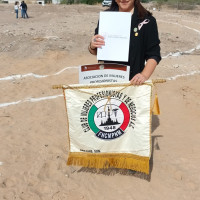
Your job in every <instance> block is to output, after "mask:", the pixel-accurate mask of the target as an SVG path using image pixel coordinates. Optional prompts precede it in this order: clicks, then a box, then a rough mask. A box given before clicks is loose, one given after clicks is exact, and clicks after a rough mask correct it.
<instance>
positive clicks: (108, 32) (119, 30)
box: [97, 12, 131, 62]
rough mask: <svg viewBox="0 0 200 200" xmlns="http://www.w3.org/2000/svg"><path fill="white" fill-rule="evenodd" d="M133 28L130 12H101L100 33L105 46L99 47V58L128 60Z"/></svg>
mask: <svg viewBox="0 0 200 200" xmlns="http://www.w3.org/2000/svg"><path fill="white" fill-rule="evenodd" d="M130 28H131V13H130V12H100V18H99V35H102V36H103V37H104V40H105V46H102V48H98V49H97V60H108V61H124V62H127V61H128V56H129V41H130Z"/></svg>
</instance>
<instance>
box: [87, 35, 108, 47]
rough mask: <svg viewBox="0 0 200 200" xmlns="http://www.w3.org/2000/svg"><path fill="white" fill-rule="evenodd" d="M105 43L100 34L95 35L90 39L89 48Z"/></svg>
mask: <svg viewBox="0 0 200 200" xmlns="http://www.w3.org/2000/svg"><path fill="white" fill-rule="evenodd" d="M104 45H105V41H104V37H103V36H101V35H95V36H93V37H92V40H91V42H90V48H91V49H92V50H94V49H96V48H101V47H102V46H104Z"/></svg>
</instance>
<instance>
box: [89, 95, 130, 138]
mask: <svg viewBox="0 0 200 200" xmlns="http://www.w3.org/2000/svg"><path fill="white" fill-rule="evenodd" d="M129 121H130V113H129V109H128V108H127V106H126V105H125V104H124V103H123V102H122V101H120V100H118V99H115V98H111V99H110V102H108V99H102V100H100V101H98V102H96V103H95V104H93V106H92V107H91V108H90V110H89V114H88V124H89V126H90V128H91V130H92V131H93V132H94V133H95V135H96V136H97V137H99V138H101V139H105V140H111V139H115V138H118V137H120V136H121V135H123V134H124V131H125V129H126V128H127V126H128V124H129Z"/></svg>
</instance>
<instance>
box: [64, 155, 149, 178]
mask: <svg viewBox="0 0 200 200" xmlns="http://www.w3.org/2000/svg"><path fill="white" fill-rule="evenodd" d="M67 165H78V166H82V167H89V168H98V169H107V168H121V169H131V170H134V171H139V172H143V173H145V174H149V157H142V156H137V155H133V154H128V153H127V154H126V153H116V154H114V153H96V154H94V153H79V152H75V153H69V157H68V160H67Z"/></svg>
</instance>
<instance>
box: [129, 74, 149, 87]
mask: <svg viewBox="0 0 200 200" xmlns="http://www.w3.org/2000/svg"><path fill="white" fill-rule="evenodd" d="M147 79H148V78H146V77H145V76H144V75H142V74H141V73H138V74H136V75H135V76H134V77H133V78H132V79H131V80H130V82H131V84H133V85H141V84H142V83H144V82H145V81H146V80H147Z"/></svg>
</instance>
